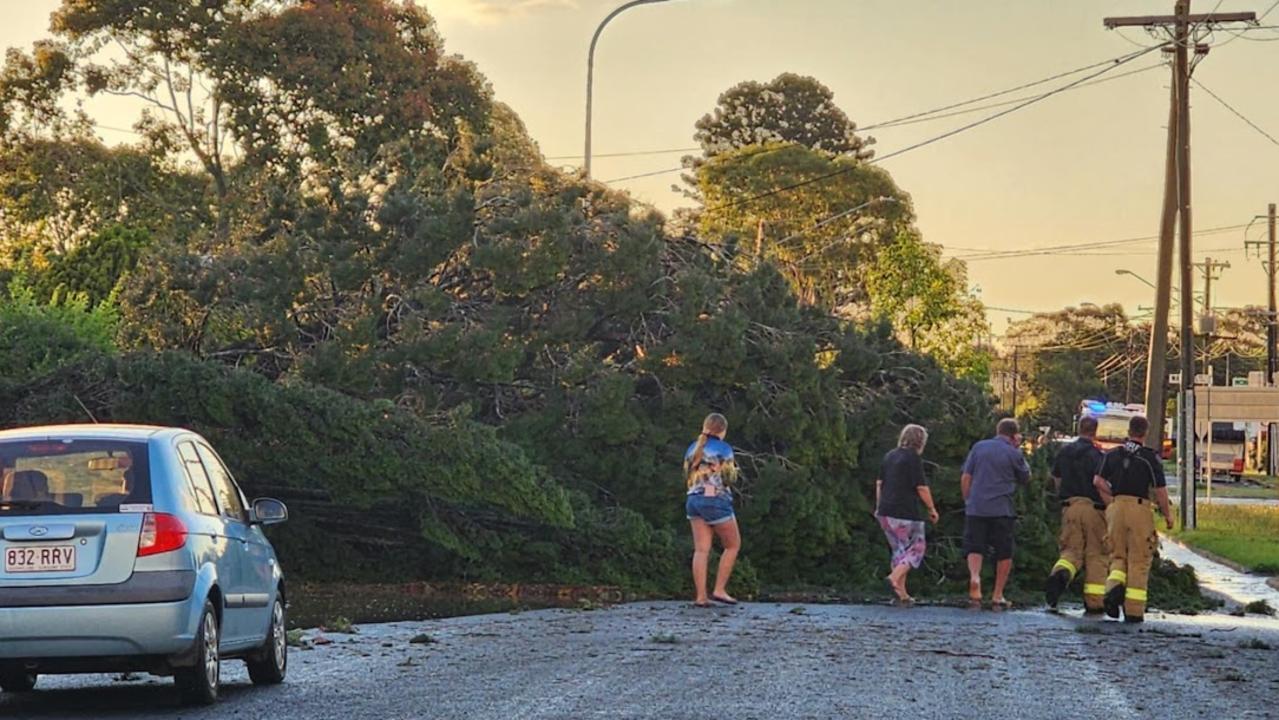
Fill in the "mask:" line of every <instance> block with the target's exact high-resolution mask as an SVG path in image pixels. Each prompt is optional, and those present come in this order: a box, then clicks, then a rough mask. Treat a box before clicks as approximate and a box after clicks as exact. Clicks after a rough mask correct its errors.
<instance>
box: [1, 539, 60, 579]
mask: <svg viewBox="0 0 1279 720" xmlns="http://www.w3.org/2000/svg"><path fill="white" fill-rule="evenodd" d="M71 570H75V545H24V546H21V547H8V548H5V551H4V571H5V572H7V573H38V572H68V571H71Z"/></svg>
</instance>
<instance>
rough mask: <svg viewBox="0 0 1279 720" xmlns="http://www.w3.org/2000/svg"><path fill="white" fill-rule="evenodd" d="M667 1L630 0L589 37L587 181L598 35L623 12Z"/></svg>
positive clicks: (589, 168)
mask: <svg viewBox="0 0 1279 720" xmlns="http://www.w3.org/2000/svg"><path fill="white" fill-rule="evenodd" d="M668 1H669V0H631V2H628V3H626V4H624V5H622V6H621V7H619V8H617V9H616V10H614V11H613V12H611V13H609V14H608V17H606V18H604V22H601V23H600V26H599V27H597V28H595V35H593V36H592V37H591V49H590V51H588V52H587V54H586V154H585V156H584V158H583V164H582V170H583V172H584V173H585V174H586V177H587V179H589V178H590V177H591V87H592V85H593V84H594V81H595V44H596V43H598V42H599V39H600V33H602V32H604V26H605V25H608V23H609V21H611V20H612V19H613V18H615V17H617V16H618V15H620V14H622V13H623V12H625V11H627V10H629V9H631V8H633V7H635V6H636V5H652V4H654V3H659V2H668Z"/></svg>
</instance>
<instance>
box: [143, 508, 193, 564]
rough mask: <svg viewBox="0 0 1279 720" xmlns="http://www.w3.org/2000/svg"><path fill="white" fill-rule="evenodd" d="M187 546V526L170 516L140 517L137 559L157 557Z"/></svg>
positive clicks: (149, 515)
mask: <svg viewBox="0 0 1279 720" xmlns="http://www.w3.org/2000/svg"><path fill="white" fill-rule="evenodd" d="M186 544H187V526H186V525H183V524H182V521H181V520H179V519H177V518H176V517H174V516H172V515H166V514H165V513H147V514H146V515H143V516H142V534H141V535H139V536H138V557H146V556H148V555H159V554H160V553H166V552H169V551H171V550H177V549H178V548H180V547H182V546H183V545H186Z"/></svg>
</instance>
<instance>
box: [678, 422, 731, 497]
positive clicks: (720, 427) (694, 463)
mask: <svg viewBox="0 0 1279 720" xmlns="http://www.w3.org/2000/svg"><path fill="white" fill-rule="evenodd" d="M726 432H728V418H726V417H724V416H723V415H720V414H719V413H711V414H710V415H707V416H706V419H705V420H703V421H702V434H701V435H700V436H698V438H697V444H696V445H694V446H693V454H692V455H690V456H689V458H688V464H687V465H685V466H684V476H685V477H684V480H685V482H687V483H688V487H690V488H691V487H693V484H694V483H695V482H696V480H697V469H698V468H699V467H701V465H702V458H703V457H705V455H706V443H707V441H709V440H710V439H711V436H712V435H715V436H718V437H723V436H724V433H726Z"/></svg>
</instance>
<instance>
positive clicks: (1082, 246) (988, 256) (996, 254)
mask: <svg viewBox="0 0 1279 720" xmlns="http://www.w3.org/2000/svg"><path fill="white" fill-rule="evenodd" d="M1247 226H1248V225H1247V223H1242V224H1239V225H1223V226H1221V227H1215V228H1204V229H1203V230H1196V231H1195V232H1194V234H1195V235H1212V234H1216V233H1222V232H1227V231H1230V230H1239V229H1241V228H1246V227H1247ZM1158 239H1159V236H1158V235H1146V236H1143V237H1134V238H1126V239H1123V240H1099V241H1096V242H1090V243H1076V244H1071V245H1047V246H1043V247H1037V248H1025V249H1021V250H996V251H991V252H988V253H978V254H974V255H957V256H955V258H954V259H956V260H968V261H972V260H994V259H998V258H1003V257H1027V256H1031V255H1043V254H1051V253H1055V252H1060V251H1071V252H1073V251H1078V250H1093V249H1098V248H1106V247H1116V246H1119V245H1132V244H1136V243H1142V242H1151V241H1152V240H1158Z"/></svg>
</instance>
